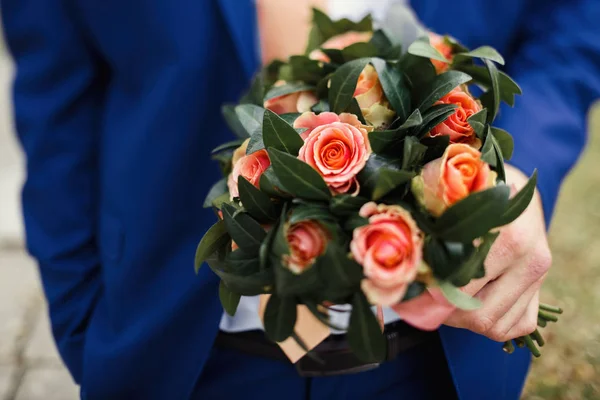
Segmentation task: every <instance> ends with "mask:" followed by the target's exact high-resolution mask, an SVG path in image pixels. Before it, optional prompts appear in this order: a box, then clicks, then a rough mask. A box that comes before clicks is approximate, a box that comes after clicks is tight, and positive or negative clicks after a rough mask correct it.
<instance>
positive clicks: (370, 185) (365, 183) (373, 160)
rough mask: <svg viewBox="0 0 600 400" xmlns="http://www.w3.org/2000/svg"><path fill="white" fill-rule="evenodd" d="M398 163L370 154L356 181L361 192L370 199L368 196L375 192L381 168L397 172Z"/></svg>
mask: <svg viewBox="0 0 600 400" xmlns="http://www.w3.org/2000/svg"><path fill="white" fill-rule="evenodd" d="M399 163H400V160H398V159H391V158H388V157H384V156H381V155H379V154H375V153H374V154H371V156H370V157H369V159H368V160H367V164H366V165H365V167H364V168H363V169H362V171H360V173H359V174H358V176H357V178H358V181H359V183H360V187H361V192H362V193H369V197H370V195H371V194H372V193H373V191H374V190H375V185H376V183H377V176H378V175H379V170H380V169H382V168H388V169H396V170H399V169H400V165H399Z"/></svg>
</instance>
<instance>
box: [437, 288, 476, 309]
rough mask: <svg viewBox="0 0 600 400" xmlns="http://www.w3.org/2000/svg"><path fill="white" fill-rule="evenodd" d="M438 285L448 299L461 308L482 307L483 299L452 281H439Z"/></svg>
mask: <svg viewBox="0 0 600 400" xmlns="http://www.w3.org/2000/svg"><path fill="white" fill-rule="evenodd" d="M438 285H439V288H440V290H441V292H442V294H443V295H444V297H445V298H446V300H448V301H449V302H450V303H451V304H453V305H454V306H456V307H458V308H460V309H461V310H467V311H469V310H476V309H478V308H479V307H481V301H479V300H478V299H476V298H475V297H471V296H469V295H468V294H466V293H465V292H463V291H461V290H460V289H459V288H457V287H456V286H454V285H453V284H451V283H450V282H439V283H438Z"/></svg>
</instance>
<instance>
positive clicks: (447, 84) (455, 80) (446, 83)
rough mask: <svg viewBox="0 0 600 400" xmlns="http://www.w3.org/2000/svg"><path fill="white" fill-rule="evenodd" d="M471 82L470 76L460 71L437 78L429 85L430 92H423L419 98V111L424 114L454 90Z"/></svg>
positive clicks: (449, 72)
mask: <svg viewBox="0 0 600 400" xmlns="http://www.w3.org/2000/svg"><path fill="white" fill-rule="evenodd" d="M470 80H471V77H470V76H469V75H467V74H465V73H464V72H460V71H448V72H444V73H443V74H440V75H438V76H436V77H435V78H434V79H433V81H432V82H431V84H430V85H429V88H428V90H424V91H423V92H421V93H423V94H422V95H420V96H419V99H420V101H419V102H418V104H419V107H418V108H419V110H420V111H421V113H423V112H424V111H425V110H427V109H428V108H429V107H431V106H432V105H433V103H435V102H436V101H438V100H439V99H441V98H442V97H443V96H445V95H446V94H448V93H450V91H451V90H452V89H454V88H455V87H457V86H459V85H462V84H463V83H467V82H468V81H470Z"/></svg>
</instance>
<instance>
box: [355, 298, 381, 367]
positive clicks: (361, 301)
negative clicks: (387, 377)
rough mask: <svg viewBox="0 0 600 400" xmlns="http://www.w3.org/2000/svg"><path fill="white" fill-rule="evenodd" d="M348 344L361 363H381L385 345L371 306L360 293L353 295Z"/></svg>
mask: <svg viewBox="0 0 600 400" xmlns="http://www.w3.org/2000/svg"><path fill="white" fill-rule="evenodd" d="M347 335H348V342H349V344H350V349H351V350H352V352H353V353H354V354H355V355H356V357H358V358H359V359H360V360H361V361H363V362H382V361H383V360H384V359H385V354H386V351H387V349H386V347H387V343H386V340H385V337H384V336H383V333H382V332H381V328H380V327H379V322H378V321H377V318H376V317H375V315H374V314H373V311H372V310H371V305H370V304H369V302H368V301H367V299H366V298H365V296H364V294H363V293H362V292H360V291H359V292H357V293H355V294H354V296H353V299H352V314H350V323H349V325H348V334H347Z"/></svg>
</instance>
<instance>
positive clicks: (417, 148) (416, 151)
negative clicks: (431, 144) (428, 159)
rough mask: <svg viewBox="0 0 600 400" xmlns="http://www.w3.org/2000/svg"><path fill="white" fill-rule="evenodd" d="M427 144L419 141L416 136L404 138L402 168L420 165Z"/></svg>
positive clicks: (408, 168)
mask: <svg viewBox="0 0 600 400" xmlns="http://www.w3.org/2000/svg"><path fill="white" fill-rule="evenodd" d="M426 151H427V146H425V145H423V144H421V143H419V140H418V139H417V138H415V137H414V136H409V137H407V138H406V139H404V153H403V156H402V169H403V170H410V169H413V168H416V167H417V166H418V165H420V163H421V161H422V160H423V157H424V156H425V152H426Z"/></svg>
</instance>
